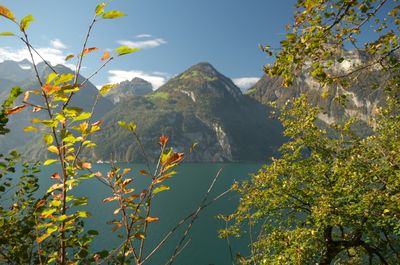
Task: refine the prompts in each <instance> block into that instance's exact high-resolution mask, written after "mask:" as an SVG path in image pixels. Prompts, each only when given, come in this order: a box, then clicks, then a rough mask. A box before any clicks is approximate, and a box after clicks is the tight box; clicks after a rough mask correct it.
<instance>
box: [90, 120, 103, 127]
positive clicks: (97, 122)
mask: <svg viewBox="0 0 400 265" xmlns="http://www.w3.org/2000/svg"><path fill="white" fill-rule="evenodd" d="M102 122H103V121H102V120H99V121H96V122H95V123H92V124H91V126H92V127H94V126H99V125H100V124H101V123H102Z"/></svg>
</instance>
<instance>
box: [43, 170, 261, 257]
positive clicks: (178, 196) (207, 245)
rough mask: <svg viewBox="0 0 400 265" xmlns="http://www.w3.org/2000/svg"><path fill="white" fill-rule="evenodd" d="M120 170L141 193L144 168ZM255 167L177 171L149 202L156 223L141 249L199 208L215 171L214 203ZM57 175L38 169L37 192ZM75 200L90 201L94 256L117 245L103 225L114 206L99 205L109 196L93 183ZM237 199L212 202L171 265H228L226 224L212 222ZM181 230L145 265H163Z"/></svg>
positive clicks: (235, 245)
mask: <svg viewBox="0 0 400 265" xmlns="http://www.w3.org/2000/svg"><path fill="white" fill-rule="evenodd" d="M117 165H118V167H121V168H126V167H129V168H132V169H133V173H132V174H131V175H130V177H131V178H132V177H133V178H134V184H130V185H131V186H132V187H133V188H137V190H141V189H142V188H143V187H144V185H145V183H148V179H146V177H144V176H141V175H137V174H134V173H137V171H138V170H140V169H144V168H145V167H144V165H143V164H123V163H121V164H117ZM260 166H261V165H260V164H240V163H238V164H208V163H207V164H204V163H203V164H202V163H200V164H189V163H188V164H182V165H181V166H179V168H178V169H177V171H178V174H177V175H175V176H173V177H172V178H171V179H169V180H167V181H166V182H165V183H163V184H165V185H168V186H170V187H171V190H168V191H163V192H161V193H159V194H157V196H156V197H155V199H154V200H153V202H152V203H153V204H152V206H153V208H152V214H151V216H157V217H159V218H160V220H159V221H157V222H154V223H151V224H150V227H149V233H148V239H149V240H148V241H147V242H146V247H145V249H146V250H147V251H146V253H148V252H149V251H150V250H151V249H153V248H154V246H155V245H156V244H157V242H159V240H160V239H161V238H163V237H164V235H165V234H166V233H167V232H168V231H169V230H170V229H171V228H173V227H174V226H175V225H176V224H177V223H178V222H179V221H180V220H181V219H183V218H184V217H186V216H188V215H189V214H190V213H192V212H194V211H195V210H196V209H197V207H198V206H199V205H200V203H201V201H202V199H203V197H204V195H205V193H206V191H207V189H208V187H209V185H210V183H211V182H212V180H213V178H214V176H215V175H216V173H217V172H218V170H219V169H220V168H223V171H222V173H221V175H220V177H219V179H218V181H217V183H216V184H215V187H214V190H213V191H212V192H211V194H210V195H209V198H214V197H216V196H217V195H219V194H220V193H222V192H223V191H225V190H227V189H228V188H229V187H230V186H231V184H232V183H233V182H234V181H235V180H244V179H248V178H249V174H251V173H254V172H256V171H257V170H258V169H259V168H260ZM93 167H94V168H93V170H94V171H100V172H102V173H103V174H104V173H106V172H107V171H108V169H109V168H110V165H108V164H97V165H94V166H93ZM55 170H56V168H55V167H47V168H45V169H43V171H42V173H41V174H40V176H41V180H40V182H41V186H42V188H43V189H47V187H49V185H51V183H53V182H52V180H50V179H49V178H46V176H50V175H51V174H52V173H54V172H55ZM75 193H76V195H80V196H87V197H89V206H88V207H87V208H86V210H88V211H89V212H90V213H91V214H92V216H91V217H90V218H88V220H87V226H86V227H87V229H96V230H97V231H99V233H100V234H99V235H98V236H97V237H96V239H95V241H94V242H93V248H94V249H96V250H101V249H110V248H113V247H115V246H118V245H119V242H120V241H119V240H118V238H117V234H118V233H117V232H115V233H112V232H111V228H112V226H111V225H107V224H106V223H107V221H109V220H112V219H113V218H114V216H113V214H112V212H113V209H114V208H115V205H113V204H112V203H102V199H104V198H106V197H109V196H110V195H111V193H110V192H109V190H108V188H107V187H106V186H105V185H104V184H102V183H100V182H99V181H98V180H96V179H91V180H87V181H86V182H84V183H83V184H82V185H81V186H79V187H78V188H77V189H76V191H75ZM238 199H239V198H238V195H237V194H234V193H231V194H228V195H226V196H225V197H223V198H222V199H220V200H219V201H217V202H215V203H214V204H212V205H211V206H209V207H208V208H206V209H205V210H204V211H202V212H201V214H200V216H199V218H198V219H197V220H196V222H195V223H194V225H193V227H192V230H191V233H190V235H189V238H190V242H189V244H188V245H187V247H186V248H185V249H184V250H183V252H182V253H181V254H180V255H179V256H178V258H177V259H176V261H175V262H174V264H176V265H209V264H214V265H223V264H231V261H230V254H229V250H228V245H227V243H226V240H225V239H219V238H218V235H217V231H218V229H221V228H223V227H224V225H225V223H224V222H223V221H221V220H218V219H217V218H216V215H217V214H220V213H222V214H229V213H231V212H232V211H234V209H235V207H236V206H237V203H238ZM185 229H186V225H184V226H183V227H182V229H180V230H178V232H177V233H176V234H175V236H174V237H172V238H171V239H170V240H169V241H168V243H167V244H166V245H164V247H163V248H162V249H161V250H160V251H158V253H157V254H155V255H154V256H152V257H151V258H150V259H149V260H148V262H146V263H145V264H151V265H160V264H164V263H165V262H166V261H167V260H168V259H169V257H170V256H171V254H172V252H173V250H174V249H175V246H176V244H177V242H178V241H179V240H180V238H181V235H182V233H183V232H184V230H185ZM248 244H249V241H248V240H247V238H243V239H241V240H236V239H235V240H232V242H231V245H232V249H233V252H234V253H233V254H234V255H235V254H236V253H237V252H240V253H241V254H247V253H248V247H247V246H248Z"/></svg>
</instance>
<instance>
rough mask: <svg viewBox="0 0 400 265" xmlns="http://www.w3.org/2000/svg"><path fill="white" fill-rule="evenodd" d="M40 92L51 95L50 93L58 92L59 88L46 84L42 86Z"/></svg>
mask: <svg viewBox="0 0 400 265" xmlns="http://www.w3.org/2000/svg"><path fill="white" fill-rule="evenodd" d="M42 90H43V91H44V92H46V93H51V92H53V91H58V90H60V87H59V86H52V85H49V84H46V85H44V86H43V87H42Z"/></svg>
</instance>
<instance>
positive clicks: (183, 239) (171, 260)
mask: <svg viewBox="0 0 400 265" xmlns="http://www.w3.org/2000/svg"><path fill="white" fill-rule="evenodd" d="M221 172H222V168H220V169H219V170H218V172H217V174H216V175H215V177H214V179H213V181H212V182H211V185H210V186H209V188H208V190H207V192H206V194H205V195H204V198H203V200H202V202H201V204H200V206H199V208H198V209H197V211H196V213H195V214H194V215H193V217H192V220H191V222H190V223H189V225H188V227H187V228H186V230H185V232H184V233H183V236H182V238H181V240H180V241H179V243H178V245H177V246H176V248H175V250H174V253H173V254H172V256H171V258H170V259H169V261H168V262H167V263H166V264H167V265H171V264H172V263H173V262H174V260H175V258H176V256H177V253H178V251H179V249H180V248H181V246H182V244H183V242H184V241H185V239H186V236H187V235H188V233H189V231H190V230H191V228H192V226H193V223H194V222H195V221H196V219H197V217H198V215H199V213H200V211H201V209H202V206H203V205H205V203H206V201H207V198H208V195H209V194H210V192H211V190H212V189H213V187H214V184H215V182H216V181H217V179H218V177H219V176H220V174H221Z"/></svg>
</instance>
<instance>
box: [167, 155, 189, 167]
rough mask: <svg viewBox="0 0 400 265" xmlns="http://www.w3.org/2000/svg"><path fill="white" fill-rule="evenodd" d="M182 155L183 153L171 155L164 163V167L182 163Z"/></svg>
mask: <svg viewBox="0 0 400 265" xmlns="http://www.w3.org/2000/svg"><path fill="white" fill-rule="evenodd" d="M183 155H184V154H183V153H172V154H171V155H170V156H169V157H168V159H167V161H166V162H165V165H171V164H176V163H178V162H180V161H182V159H183Z"/></svg>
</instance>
